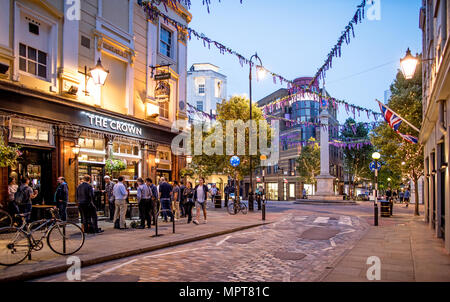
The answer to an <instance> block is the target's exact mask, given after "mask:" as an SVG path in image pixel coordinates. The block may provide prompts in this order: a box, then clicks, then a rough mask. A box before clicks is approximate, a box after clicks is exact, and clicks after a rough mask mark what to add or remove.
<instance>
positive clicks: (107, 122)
mask: <svg viewBox="0 0 450 302" xmlns="http://www.w3.org/2000/svg"><path fill="white" fill-rule="evenodd" d="M86 117H87V118H88V120H89V124H90V125H91V126H92V127H95V128H102V129H104V130H110V131H111V130H112V131H115V132H121V133H124V134H131V135H134V136H142V128H141V127H137V126H136V125H134V124H130V123H126V122H122V121H119V120H116V119H112V118H109V117H105V116H100V115H96V114H92V113H86Z"/></svg>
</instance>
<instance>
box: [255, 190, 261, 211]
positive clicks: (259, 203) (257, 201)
mask: <svg viewBox="0 0 450 302" xmlns="http://www.w3.org/2000/svg"><path fill="white" fill-rule="evenodd" d="M256 203H257V204H258V211H260V210H261V195H259V194H258V196H256Z"/></svg>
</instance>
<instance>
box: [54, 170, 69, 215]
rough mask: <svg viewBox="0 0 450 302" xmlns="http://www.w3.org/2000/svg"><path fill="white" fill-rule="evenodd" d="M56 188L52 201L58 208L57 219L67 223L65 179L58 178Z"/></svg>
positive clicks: (67, 191)
mask: <svg viewBox="0 0 450 302" xmlns="http://www.w3.org/2000/svg"><path fill="white" fill-rule="evenodd" d="M57 181H58V187H57V188H56V192H55V197H54V201H55V203H56V207H57V208H58V212H59V217H60V218H61V220H62V221H67V203H68V202H69V186H68V185H67V182H66V179H65V178H64V177H62V176H60V177H58V180H57Z"/></svg>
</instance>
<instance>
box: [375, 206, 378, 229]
mask: <svg viewBox="0 0 450 302" xmlns="http://www.w3.org/2000/svg"><path fill="white" fill-rule="evenodd" d="M374 218H375V221H374V225H375V226H378V203H377V202H375V203H374Z"/></svg>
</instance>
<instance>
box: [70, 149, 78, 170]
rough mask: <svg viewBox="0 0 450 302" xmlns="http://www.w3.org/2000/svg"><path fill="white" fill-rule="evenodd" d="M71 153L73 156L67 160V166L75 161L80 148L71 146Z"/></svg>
mask: <svg viewBox="0 0 450 302" xmlns="http://www.w3.org/2000/svg"><path fill="white" fill-rule="evenodd" d="M72 153H73V155H74V158H69V166H70V165H72V163H73V162H74V161H76V160H77V158H78V155H80V146H79V145H75V146H72Z"/></svg>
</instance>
